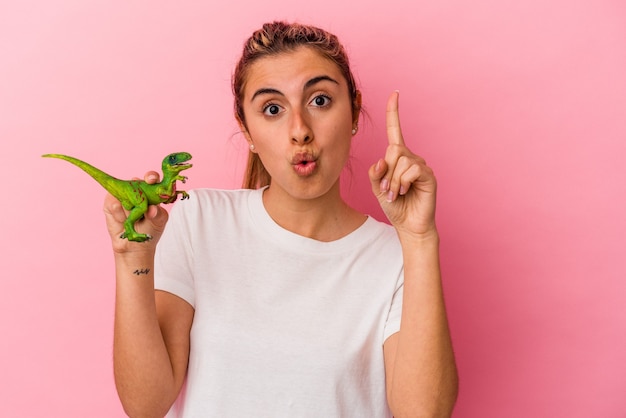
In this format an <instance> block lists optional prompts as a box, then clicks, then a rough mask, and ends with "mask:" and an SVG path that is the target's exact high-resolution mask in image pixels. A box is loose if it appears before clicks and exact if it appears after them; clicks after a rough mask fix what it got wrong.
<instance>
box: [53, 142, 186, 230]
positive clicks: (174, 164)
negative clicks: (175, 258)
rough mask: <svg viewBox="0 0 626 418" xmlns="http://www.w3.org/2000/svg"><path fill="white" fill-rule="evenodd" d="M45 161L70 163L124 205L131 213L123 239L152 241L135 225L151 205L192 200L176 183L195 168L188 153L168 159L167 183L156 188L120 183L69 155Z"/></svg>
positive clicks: (165, 163)
mask: <svg viewBox="0 0 626 418" xmlns="http://www.w3.org/2000/svg"><path fill="white" fill-rule="evenodd" d="M42 157H51V158H60V159H62V160H65V161H69V162H70V163H72V164H74V165H76V166H78V167H79V168H81V169H82V170H84V171H85V172H86V173H87V174H89V175H90V176H91V177H93V178H94V179H95V180H96V181H97V182H98V183H100V185H102V187H104V188H105V189H106V190H107V191H108V192H109V193H111V194H112V195H113V196H115V197H116V198H117V199H118V200H119V201H120V202H121V203H122V206H124V209H126V210H128V211H130V213H129V215H128V217H127V218H126V221H125V222H124V231H125V232H124V233H123V234H122V236H121V238H127V239H128V240H129V241H137V242H143V241H146V240H149V239H151V238H152V237H151V236H150V235H148V234H140V233H138V232H137V231H136V230H135V222H137V221H138V220H140V219H141V218H142V217H143V216H144V214H145V213H146V212H147V211H148V205H158V204H159V203H173V202H174V201H176V199H177V198H178V195H179V194H180V195H182V199H187V198H189V194H187V192H185V191H182V190H176V180H180V181H181V182H183V183H185V181H186V180H187V177H185V176H180V175H179V174H178V173H180V172H181V171H183V170H186V169H188V168H191V166H192V165H191V164H188V163H187V161H189V160H191V154H189V153H186V152H176V153H174V154H170V155H168V156H167V157H165V159H164V160H163V164H162V166H161V168H162V170H163V179H162V180H161V182H159V183H154V184H148V183H146V182H145V181H143V180H119V179H116V178H115V177H112V176H110V175H108V174H107V173H105V172H104V171H102V170H99V169H97V168H96V167H94V166H92V165H90V164H87V163H86V162H84V161H81V160H79V159H77V158H74V157H69V156H67V155H61V154H45V155H43V156H42Z"/></svg>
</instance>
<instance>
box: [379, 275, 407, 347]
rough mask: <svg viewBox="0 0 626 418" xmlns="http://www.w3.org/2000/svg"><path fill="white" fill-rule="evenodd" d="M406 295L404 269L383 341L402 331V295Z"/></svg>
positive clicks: (390, 310)
mask: <svg viewBox="0 0 626 418" xmlns="http://www.w3.org/2000/svg"><path fill="white" fill-rule="evenodd" d="M403 295H404V269H402V272H401V273H400V278H399V279H398V285H397V286H396V290H395V292H394V294H393V297H392V299H391V307H390V308H389V314H388V315H387V321H386V322H385V330H384V333H383V341H386V340H387V338H389V337H391V336H392V335H393V334H395V333H396V332H398V331H400V319H401V317H402V297H403Z"/></svg>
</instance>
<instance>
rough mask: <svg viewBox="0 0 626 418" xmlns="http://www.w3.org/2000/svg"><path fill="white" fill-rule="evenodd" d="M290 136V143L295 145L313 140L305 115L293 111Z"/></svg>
mask: <svg viewBox="0 0 626 418" xmlns="http://www.w3.org/2000/svg"><path fill="white" fill-rule="evenodd" d="M290 136H291V141H293V142H294V143H297V144H306V143H307V142H311V141H312V140H313V131H312V130H311V127H310V125H309V123H308V122H307V120H306V117H305V115H303V114H302V112H300V111H294V112H293V113H292V121H291V132H290Z"/></svg>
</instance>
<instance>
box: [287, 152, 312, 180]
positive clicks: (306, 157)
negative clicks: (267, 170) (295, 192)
mask: <svg viewBox="0 0 626 418" xmlns="http://www.w3.org/2000/svg"><path fill="white" fill-rule="evenodd" d="M291 164H292V166H293V169H294V171H295V172H296V174H297V175H299V176H301V177H306V176H310V175H311V174H313V172H314V171H315V169H316V168H317V161H316V158H315V157H314V156H313V155H310V154H298V155H296V156H294V158H293V160H292V162H291Z"/></svg>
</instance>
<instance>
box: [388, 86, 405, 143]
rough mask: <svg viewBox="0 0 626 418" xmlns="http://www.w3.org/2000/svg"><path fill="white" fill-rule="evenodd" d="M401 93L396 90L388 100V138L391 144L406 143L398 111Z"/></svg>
mask: <svg viewBox="0 0 626 418" xmlns="http://www.w3.org/2000/svg"><path fill="white" fill-rule="evenodd" d="M399 96H400V93H399V92H398V91H397V90H396V91H394V92H393V93H392V94H391V96H389V100H388V101H387V139H388V140H389V145H404V138H402V130H401V129H400V114H399V112H398V101H399Z"/></svg>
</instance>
